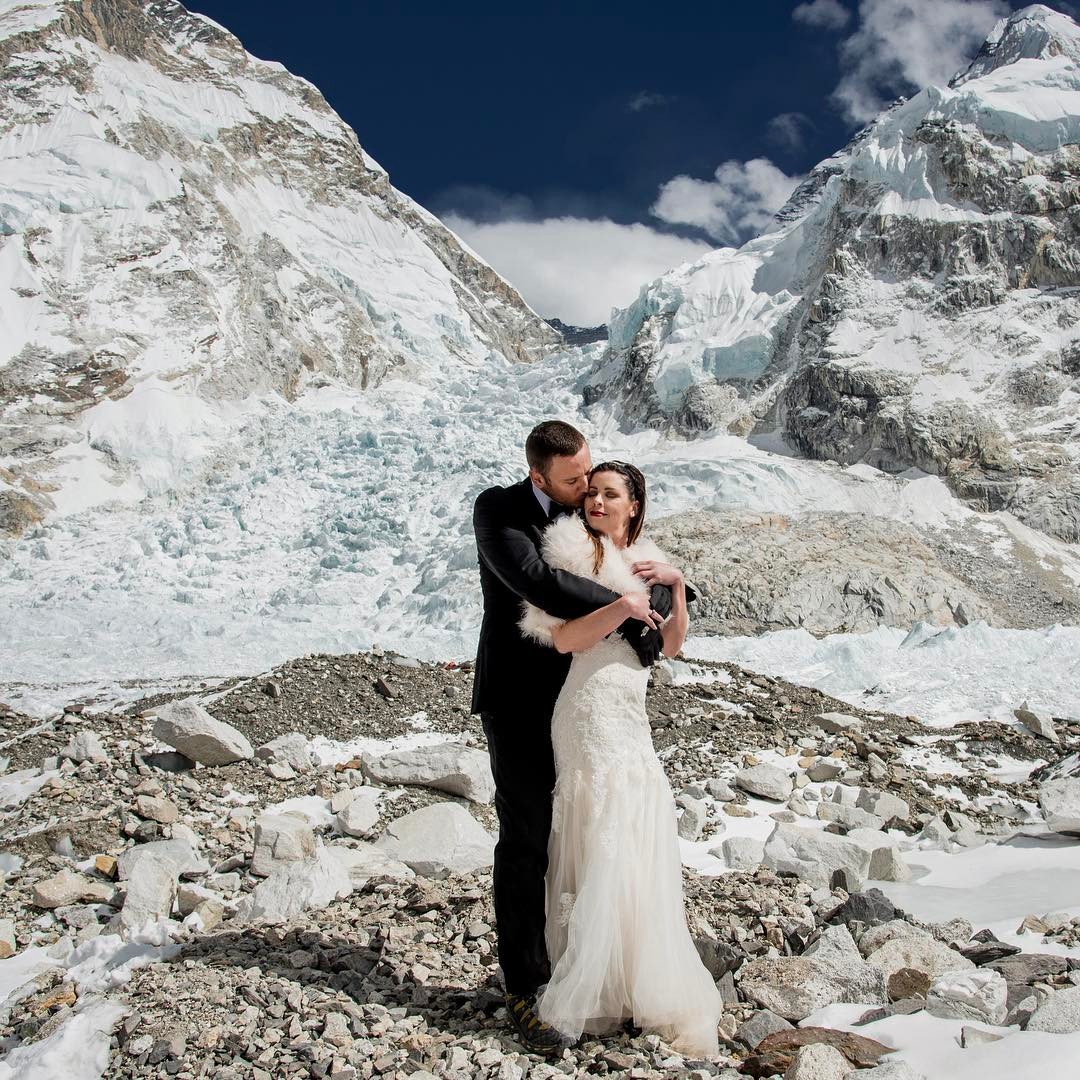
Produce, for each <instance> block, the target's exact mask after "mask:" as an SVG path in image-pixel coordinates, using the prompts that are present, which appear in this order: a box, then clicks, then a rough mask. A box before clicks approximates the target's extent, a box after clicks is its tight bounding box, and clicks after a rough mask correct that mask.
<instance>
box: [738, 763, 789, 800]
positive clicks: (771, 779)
mask: <svg viewBox="0 0 1080 1080" xmlns="http://www.w3.org/2000/svg"><path fill="white" fill-rule="evenodd" d="M735 786H736V787H740V788H742V790H743V791H748V792H749V793H750V794H751V795H759V796H761V797H762V798H764V799H774V800H776V801H777V802H783V801H784V800H785V799H787V798H788V797H789V796H790V795H791V793H792V791H793V789H794V786H795V785H794V781H793V780H792V778H791V776H790V774H788V773H787V772H785V771H784V770H783V769H781V768H779V767H778V766H776V765H768V764H762V765H754V766H752V767H751V768H749V769H742V770H740V771H739V772H738V773H737V774H736V776H735Z"/></svg>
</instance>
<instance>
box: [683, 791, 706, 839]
mask: <svg viewBox="0 0 1080 1080" xmlns="http://www.w3.org/2000/svg"><path fill="white" fill-rule="evenodd" d="M677 803H678V805H679V806H680V807H681V808H682V813H681V814H680V815H679V823H678V830H679V837H680V838H681V839H683V840H690V841H694V840H698V839H699V838H700V837H701V830H702V829H704V828H705V818H706V816H707V814H708V811H707V809H706V806H705V803H704V802H703V801H702V800H701V799H694V798H691V797H690V796H689V795H680V796H679V798H678V799H677Z"/></svg>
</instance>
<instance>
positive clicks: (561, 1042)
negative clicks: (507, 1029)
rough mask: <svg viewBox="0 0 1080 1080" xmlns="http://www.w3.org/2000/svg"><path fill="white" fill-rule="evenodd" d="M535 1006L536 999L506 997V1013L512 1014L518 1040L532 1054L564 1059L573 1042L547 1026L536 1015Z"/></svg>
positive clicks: (519, 996)
mask: <svg viewBox="0 0 1080 1080" xmlns="http://www.w3.org/2000/svg"><path fill="white" fill-rule="evenodd" d="M535 1005H536V999H535V997H522V996H521V995H520V994H507V995H506V1011H507V1012H508V1013H509V1014H510V1019H511V1021H512V1022H513V1025H514V1029H515V1030H516V1031H517V1037H518V1039H519V1040H520V1041H521V1043H522V1044H523V1045H524V1047H525V1049H526V1050H528V1051H529V1053H531V1054H542V1055H543V1056H544V1057H555V1058H557V1057H562V1052H563V1051H564V1050H565V1049H567V1047H570V1046H573V1045H574V1042H573V1040H572V1039H568V1038H567V1037H566V1036H565V1035H563V1034H562V1032H560V1031H556V1030H555V1028H553V1027H552V1026H551V1025H550V1024H545V1023H544V1021H543V1020H541V1019H540V1017H539V1016H537V1015H536V1011H535Z"/></svg>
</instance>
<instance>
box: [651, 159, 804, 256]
mask: <svg viewBox="0 0 1080 1080" xmlns="http://www.w3.org/2000/svg"><path fill="white" fill-rule="evenodd" d="M800 179H801V177H798V176H788V175H787V174H786V173H784V172H783V171H782V170H780V169H778V168H777V167H776V166H775V165H774V164H773V163H772V162H771V161H769V159H768V158H752V159H751V160H750V161H745V162H743V161H725V162H724V163H723V164H722V165H721V166H720V167H719V168H718V169H717V170H716V176H715V179H713V180H696V179H695V178H694V177H692V176H676V177H675V178H674V179H672V180H669V181H668V182H667V183H666V184H664V185H662V186H661V188H660V193H659V194H658V196H657V198H656V202H655V203H654V204H653V206H652V212H653V214H655V215H656V216H657V217H658V218H660V220H661V221H666V222H668V223H669V224H672V225H693V226H695V227H696V228H698V229H703V230H704V231H705V232H707V233H708V234H709V236H712V237H715V238H716V239H717V240H719V241H721V242H723V243H728V244H735V243H739V242H741V241H742V240H745V239H748V238H749V237H750V236H752V235H754V234H755V233H758V232H761V230H762V229H764V228H765V226H766V225H768V224H769V222H770V220H771V219H772V216H773V214H775V213H776V211H777V210H779V209H780V207H781V206H783V205H784V203H785V202H786V201H787V198H788V196H789V195H790V194H791V193H792V192H793V191H794V190H795V188H796V187H798V185H799V181H800Z"/></svg>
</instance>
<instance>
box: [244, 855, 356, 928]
mask: <svg viewBox="0 0 1080 1080" xmlns="http://www.w3.org/2000/svg"><path fill="white" fill-rule="evenodd" d="M352 891H353V882H352V877H351V875H350V871H349V868H348V867H347V866H346V865H345V864H344V862H343V861H342V860H340V859H338V858H336V857H334V856H333V855H330V854H329V852H328V851H327V849H326V848H322V847H320V848H319V849H318V850H317V851H316V852H315V854H314V855H313V856H312V857H311V858H308V859H302V860H296V861H288V862H278V863H275V864H274V867H273V872H272V873H271V874H270V876H269V877H268V878H266V879H265V880H264V881H260V882H259V884H258V885H256V886H255V889H254V890H253V891H252V892H251V893H249V894H248V895H247V896H246V897H245V898H244V899H243V900H242V901H241V902H240V904H239V906H238V907H237V911H236V917H237V919H239V920H240V921H242V922H260V923H268V924H274V923H282V922H286V921H288V920H289V919H294V918H296V916H297V915H299V914H300V913H301V912H304V911H311V910H318V909H320V908H324V907H326V906H327V905H329V904H332V903H333V902H334V901H335V900H341V899H344V898H345V897H347V896H349V895H350V894H351V893H352Z"/></svg>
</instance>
